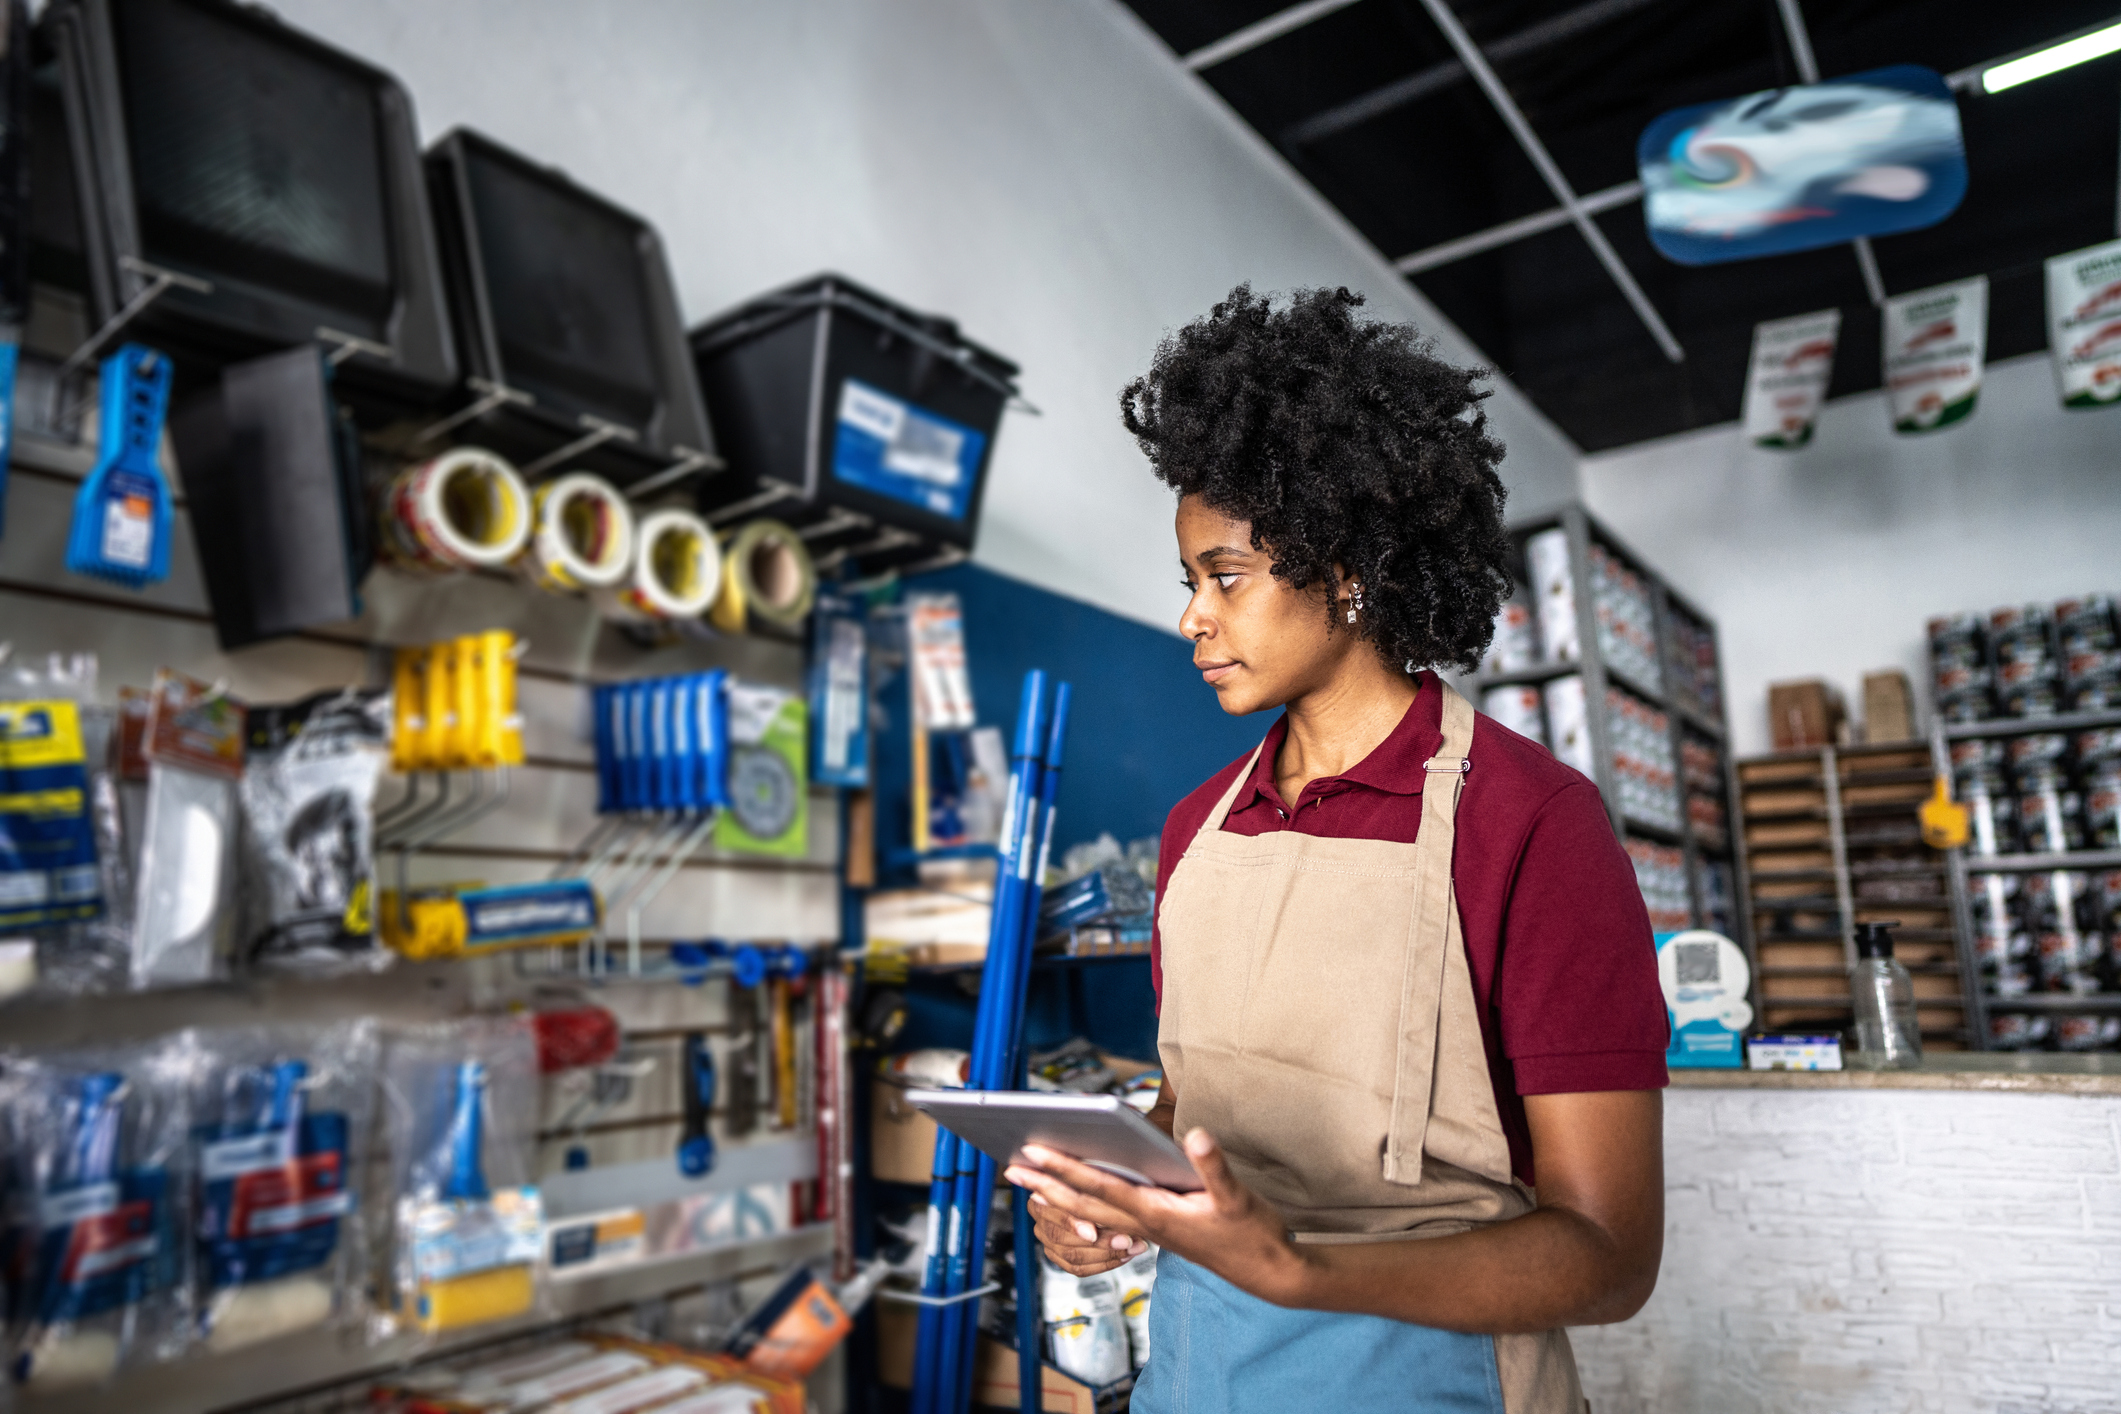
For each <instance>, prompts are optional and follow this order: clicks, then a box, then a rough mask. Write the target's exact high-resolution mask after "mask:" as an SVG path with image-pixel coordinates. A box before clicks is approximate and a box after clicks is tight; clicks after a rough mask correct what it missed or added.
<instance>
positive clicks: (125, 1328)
mask: <svg viewBox="0 0 2121 1414" xmlns="http://www.w3.org/2000/svg"><path fill="white" fill-rule="evenodd" d="M195 1061H196V1050H195V1048H194V1046H193V1043H192V1040H191V1037H190V1035H189V1033H180V1034H179V1035H177V1036H174V1037H170V1038H166V1039H164V1040H161V1041H156V1042H153V1043H150V1044H147V1045H141V1046H124V1047H108V1048H97V1049H93V1050H83V1051H74V1052H67V1053H62V1054H57V1055H51V1056H40V1057H35V1058H30V1059H22V1060H17V1061H13V1062H11V1063H10V1065H9V1089H8V1091H7V1098H6V1106H5V1109H4V1110H0V1162H4V1164H5V1186H6V1188H7V1190H8V1192H9V1193H10V1194H11V1195H12V1202H11V1204H10V1211H9V1214H8V1218H7V1222H8V1227H7V1233H6V1240H5V1243H4V1246H5V1249H6V1250H5V1252H4V1254H0V1256H4V1258H5V1260H4V1261H0V1271H4V1272H5V1273H6V1274H7V1282H6V1291H7V1296H8V1303H7V1304H8V1307H9V1309H10V1310H11V1311H12V1312H13V1313H14V1315H15V1322H14V1329H13V1337H14V1339H13V1343H12V1347H11V1351H10V1356H9V1361H8V1370H9V1373H10V1374H11V1375H12V1377H13V1379H14V1380H15V1381H16V1382H17V1383H19V1384H22V1385H24V1386H27V1387H28V1388H29V1389H30V1390H32V1391H46V1390H55V1389H64V1388H71V1387H77V1386H83V1385H91V1384H96V1383H100V1382H101V1381H103V1380H105V1379H108V1378H109V1377H110V1376H111V1375H112V1374H113V1373H114V1372H115V1371H117V1370H118V1369H120V1368H121V1367H124V1366H129V1365H136V1364H146V1363H152V1362H155V1361H160V1360H170V1359H175V1358H176V1357H177V1356H178V1355H180V1354H182V1353H183V1351H184V1350H185V1348H186V1347H187V1346H188V1345H189V1344H190V1342H191V1339H192V1333H193V1325H192V1317H191V1280H190V1272H191V1247H190V1244H189V1243H188V1242H187V1241H186V1240H185V1235H184V1226H183V1220H182V1214H183V1213H184V1211H185V1208H186V1201H185V1200H186V1190H185V1183H186V1177H187V1174H186V1167H185V1163H184V1147H185V1144H186V1141H187V1138H188V1130H189V1127H190V1110H189V1098H190V1089H189V1082H190V1077H191V1073H192V1070H193V1067H194V1065H195Z"/></svg>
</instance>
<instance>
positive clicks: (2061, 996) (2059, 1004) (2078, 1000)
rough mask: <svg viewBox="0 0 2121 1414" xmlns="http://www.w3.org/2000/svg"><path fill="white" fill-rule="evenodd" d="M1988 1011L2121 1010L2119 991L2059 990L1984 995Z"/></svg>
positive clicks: (2120, 994) (1983, 999)
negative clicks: (2081, 994)
mask: <svg viewBox="0 0 2121 1414" xmlns="http://www.w3.org/2000/svg"><path fill="white" fill-rule="evenodd" d="M1982 1001H1984V1002H1985V1003H1987V1005H1988V1009H1989V1010H1990V1011H2071V1012H2084V1011H2091V1012H2108V1011H2113V1012H2121V992H2094V993H2092V995H2090V996H2088V997H2073V996H2070V995H2068V994H2066V993H2061V992H2037V993H2032V994H2029V995H2027V996H2022V997H1998V996H1994V995H1989V996H1984V997H1983V998H1982Z"/></svg>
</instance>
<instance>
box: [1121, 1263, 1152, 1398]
mask: <svg viewBox="0 0 2121 1414" xmlns="http://www.w3.org/2000/svg"><path fill="white" fill-rule="evenodd" d="M1147 1246H1148V1248H1149V1250H1148V1251H1146V1252H1144V1253H1142V1254H1141V1255H1140V1256H1138V1257H1134V1258H1132V1259H1130V1260H1129V1261H1128V1262H1127V1265H1125V1266H1124V1267H1121V1268H1120V1269H1119V1270H1118V1271H1116V1272H1114V1273H1113V1275H1114V1276H1116V1277H1118V1278H1119V1314H1120V1317H1121V1319H1123V1320H1125V1321H1126V1323H1127V1347H1128V1351H1129V1353H1130V1356H1131V1358H1132V1360H1133V1364H1134V1368H1135V1369H1137V1370H1139V1369H1140V1368H1141V1367H1142V1366H1144V1365H1146V1364H1148V1363H1149V1302H1150V1300H1151V1299H1152V1298H1153V1297H1154V1295H1155V1292H1156V1254H1157V1247H1156V1244H1155V1243H1153V1242H1152V1243H1149V1244H1147Z"/></svg>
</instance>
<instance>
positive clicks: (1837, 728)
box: [1768, 678, 1848, 751]
mask: <svg viewBox="0 0 2121 1414" xmlns="http://www.w3.org/2000/svg"><path fill="white" fill-rule="evenodd" d="M1847 716H1848V709H1847V707H1846V706H1844V705H1843V703H1842V700H1841V693H1840V690H1839V689H1837V688H1836V687H1834V686H1833V684H1831V683H1829V682H1826V681H1825V680H1824V679H1821V678H1807V679H1805V680H1804V681H1802V682H1778V683H1771V684H1770V685H1769V686H1768V730H1769V731H1770V732H1771V733H1772V734H1773V736H1774V740H1775V749H1776V750H1777V751H1799V750H1802V749H1804V748H1805V747H1809V746H1832V745H1834V744H1835V743H1837V742H1839V741H1840V740H1841V724H1842V722H1843V721H1844V720H1846V718H1847Z"/></svg>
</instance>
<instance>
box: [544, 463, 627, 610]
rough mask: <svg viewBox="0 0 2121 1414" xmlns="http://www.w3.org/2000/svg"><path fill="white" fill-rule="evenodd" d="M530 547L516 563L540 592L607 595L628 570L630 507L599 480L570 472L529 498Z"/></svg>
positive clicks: (545, 485) (612, 489)
mask: <svg viewBox="0 0 2121 1414" xmlns="http://www.w3.org/2000/svg"><path fill="white" fill-rule="evenodd" d="M531 519H532V522H533V523H534V524H535V526H536V529H535V530H534V531H532V532H531V537H530V547H529V548H528V549H526V550H525V551H524V552H523V557H522V558H521V559H520V560H518V561H517V562H516V563H517V565H518V566H519V567H520V568H521V569H522V571H523V574H524V576H525V577H526V578H528V579H529V580H530V581H531V583H533V584H535V585H537V586H538V587H539V588H540V589H550V590H553V591H554V592H556V593H567V592H571V591H574V590H581V589H608V588H610V587H611V586H613V585H615V584H617V583H619V581H621V580H623V579H624V578H626V575H627V573H628V571H630V570H631V569H632V568H633V558H634V557H633V539H634V535H633V507H631V506H629V505H627V504H626V498H625V497H624V496H621V495H620V494H619V492H618V488H616V487H614V486H613V485H612V484H611V483H610V482H608V481H606V480H605V479H604V478H603V477H601V476H591V475H590V474H589V473H587V472H582V471H576V472H569V473H568V474H567V475H565V476H562V477H559V478H557V479H555V480H552V481H548V482H546V483H545V484H544V485H543V486H540V487H538V489H537V490H536V491H534V492H532V493H531Z"/></svg>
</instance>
